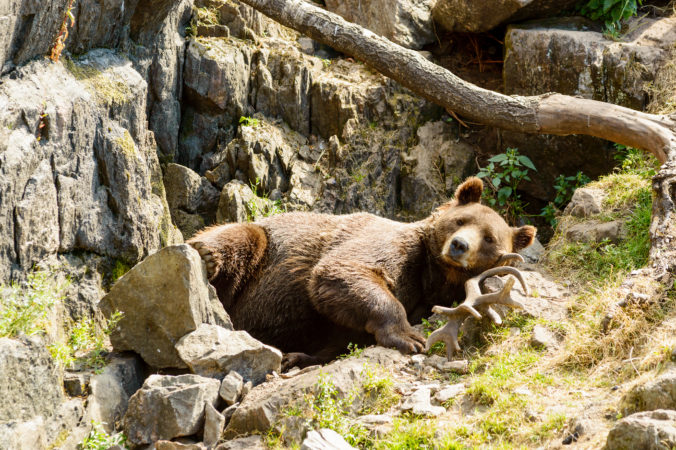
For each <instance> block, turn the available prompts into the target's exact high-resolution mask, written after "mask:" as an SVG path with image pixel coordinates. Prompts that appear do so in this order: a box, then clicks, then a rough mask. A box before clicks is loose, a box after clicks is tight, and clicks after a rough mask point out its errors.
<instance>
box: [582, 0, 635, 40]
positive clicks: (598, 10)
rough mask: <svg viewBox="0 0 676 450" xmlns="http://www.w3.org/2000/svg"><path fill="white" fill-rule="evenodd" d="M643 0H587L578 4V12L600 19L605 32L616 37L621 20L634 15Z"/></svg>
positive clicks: (620, 26)
mask: <svg viewBox="0 0 676 450" xmlns="http://www.w3.org/2000/svg"><path fill="white" fill-rule="evenodd" d="M642 4H643V0H588V1H585V2H582V3H581V4H580V5H579V11H580V14H582V15H583V16H586V17H589V18H590V19H593V20H602V21H603V23H604V24H605V32H606V34H608V35H610V36H611V37H615V38H616V37H618V36H619V33H620V30H621V28H622V24H621V22H622V21H623V20H627V19H629V18H630V17H633V16H635V15H636V13H637V11H638V7H639V6H641V5H642Z"/></svg>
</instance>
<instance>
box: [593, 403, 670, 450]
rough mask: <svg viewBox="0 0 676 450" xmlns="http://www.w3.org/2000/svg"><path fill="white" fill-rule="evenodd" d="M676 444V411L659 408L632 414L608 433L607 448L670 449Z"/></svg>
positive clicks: (614, 449) (613, 449)
mask: <svg viewBox="0 0 676 450" xmlns="http://www.w3.org/2000/svg"><path fill="white" fill-rule="evenodd" d="M675 446H676V411H673V410H665V409H658V410H656V411H647V412H640V413H636V414H632V415H631V416H629V417H625V418H624V419H622V420H620V421H619V422H617V424H615V426H614V427H613V428H612V429H611V430H610V432H609V433H608V439H607V440H606V445H605V447H603V448H604V449H605V450H630V449H638V448H640V449H645V450H658V449H659V450H668V449H672V448H674V447H675Z"/></svg>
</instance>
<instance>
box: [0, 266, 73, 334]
mask: <svg viewBox="0 0 676 450" xmlns="http://www.w3.org/2000/svg"><path fill="white" fill-rule="evenodd" d="M67 286H68V283H67V282H66V283H62V284H59V283H57V282H56V281H55V280H54V278H53V276H52V275H51V274H50V273H49V272H46V271H36V272H32V273H30V274H29V275H28V277H27V280H26V282H25V283H23V284H19V283H11V284H9V285H4V284H3V285H0V298H1V299H2V302H0V337H13V336H16V335H18V334H20V333H24V334H28V335H33V334H38V333H44V332H45V331H46V330H47V327H48V325H49V323H48V322H47V316H48V314H49V312H50V311H51V309H52V307H53V306H54V305H55V304H56V303H57V302H59V301H61V300H62V299H63V298H64V296H63V291H64V290H65V289H66V287H67Z"/></svg>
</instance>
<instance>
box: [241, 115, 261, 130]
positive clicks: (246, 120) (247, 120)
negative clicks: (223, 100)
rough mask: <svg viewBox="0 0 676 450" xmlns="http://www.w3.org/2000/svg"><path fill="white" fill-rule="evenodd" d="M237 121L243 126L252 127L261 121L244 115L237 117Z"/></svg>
mask: <svg viewBox="0 0 676 450" xmlns="http://www.w3.org/2000/svg"><path fill="white" fill-rule="evenodd" d="M239 123H240V124H241V125H242V126H243V127H253V128H256V127H259V126H260V124H261V121H260V120H259V119H256V118H255V117H246V116H242V117H240V118H239Z"/></svg>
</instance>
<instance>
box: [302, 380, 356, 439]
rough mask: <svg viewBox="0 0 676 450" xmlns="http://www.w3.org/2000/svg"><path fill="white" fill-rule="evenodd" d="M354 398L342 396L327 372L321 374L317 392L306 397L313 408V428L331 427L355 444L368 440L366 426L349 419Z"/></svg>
mask: <svg viewBox="0 0 676 450" xmlns="http://www.w3.org/2000/svg"><path fill="white" fill-rule="evenodd" d="M353 399H354V398H353V396H347V397H341V396H340V394H339V393H338V390H337V389H336V387H335V385H334V384H333V382H332V381H331V379H330V377H329V376H327V375H326V374H322V375H320V376H319V379H318V380H317V386H316V388H315V394H314V395H310V396H308V397H306V402H307V403H308V405H309V406H310V409H311V418H310V422H311V426H312V428H314V429H320V428H330V429H332V430H333V431H335V432H336V433H338V434H340V435H341V436H343V437H344V438H345V440H346V441H347V442H349V443H350V444H351V445H353V446H359V444H360V443H364V442H365V441H367V440H368V431H367V430H366V428H364V426H363V425H360V424H354V423H351V421H350V420H349V417H348V414H347V413H348V410H349V408H350V406H351V405H352V401H353Z"/></svg>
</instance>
